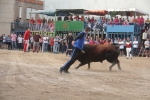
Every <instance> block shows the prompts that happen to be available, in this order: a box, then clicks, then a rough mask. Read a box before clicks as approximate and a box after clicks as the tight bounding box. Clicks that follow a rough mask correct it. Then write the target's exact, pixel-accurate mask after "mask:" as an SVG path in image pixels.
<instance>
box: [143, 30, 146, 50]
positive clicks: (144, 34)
mask: <svg viewBox="0 0 150 100" xmlns="http://www.w3.org/2000/svg"><path fill="white" fill-rule="evenodd" d="M146 39H147V30H145V32H144V33H143V34H142V42H143V47H144V48H145V45H144V43H145V41H146Z"/></svg>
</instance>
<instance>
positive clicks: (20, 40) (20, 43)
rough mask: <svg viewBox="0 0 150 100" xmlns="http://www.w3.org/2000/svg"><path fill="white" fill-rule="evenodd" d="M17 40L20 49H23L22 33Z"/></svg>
mask: <svg viewBox="0 0 150 100" xmlns="http://www.w3.org/2000/svg"><path fill="white" fill-rule="evenodd" d="M17 40H18V49H19V50H22V43H23V38H22V36H21V34H20V35H19V37H18V39H17Z"/></svg>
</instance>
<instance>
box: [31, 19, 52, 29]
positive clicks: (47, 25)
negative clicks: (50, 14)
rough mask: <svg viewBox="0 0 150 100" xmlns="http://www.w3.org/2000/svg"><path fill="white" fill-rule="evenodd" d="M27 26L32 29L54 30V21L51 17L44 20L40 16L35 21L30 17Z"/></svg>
mask: <svg viewBox="0 0 150 100" xmlns="http://www.w3.org/2000/svg"><path fill="white" fill-rule="evenodd" d="M29 28H30V29H31V30H32V31H49V32H54V28H55V23H54V20H53V19H50V18H49V19H48V20H46V19H45V18H43V19H41V18H40V17H39V18H38V19H37V20H36V21H35V20H34V19H33V18H31V19H30V23H29Z"/></svg>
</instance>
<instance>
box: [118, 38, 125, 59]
mask: <svg viewBox="0 0 150 100" xmlns="http://www.w3.org/2000/svg"><path fill="white" fill-rule="evenodd" d="M118 44H119V49H120V56H123V55H124V52H123V50H124V43H123V41H122V40H121V39H120V40H119V42H118Z"/></svg>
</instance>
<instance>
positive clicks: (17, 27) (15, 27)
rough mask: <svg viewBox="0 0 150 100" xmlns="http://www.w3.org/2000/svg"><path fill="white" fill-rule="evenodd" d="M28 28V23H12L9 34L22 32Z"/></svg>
mask: <svg viewBox="0 0 150 100" xmlns="http://www.w3.org/2000/svg"><path fill="white" fill-rule="evenodd" d="M28 28H29V23H21V22H12V23H11V32H13V31H14V32H23V31H25V30H27V29H28Z"/></svg>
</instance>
